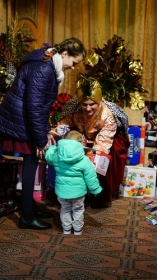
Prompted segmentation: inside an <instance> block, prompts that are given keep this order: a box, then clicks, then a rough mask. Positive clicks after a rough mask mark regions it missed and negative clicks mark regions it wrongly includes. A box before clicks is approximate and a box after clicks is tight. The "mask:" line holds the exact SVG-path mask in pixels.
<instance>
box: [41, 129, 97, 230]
mask: <svg viewBox="0 0 157 280" xmlns="http://www.w3.org/2000/svg"><path fill="white" fill-rule="evenodd" d="M82 143H83V138H82V134H81V133H79V132H77V131H75V130H71V131H69V132H67V133H66V134H65V136H64V139H61V140H59V141H58V147H57V146H53V145H52V146H50V147H49V148H48V150H47V151H46V154H45V159H46V161H47V162H48V164H49V165H53V166H54V168H55V171H56V180H55V193H56V195H57V199H58V201H59V203H60V204H61V210H60V219H61V223H62V227H63V233H64V234H70V233H71V229H72V228H73V230H74V234H75V235H81V234H82V231H83V226H84V211H85V208H84V200H85V195H86V194H87V188H88V189H89V190H90V192H91V193H92V194H94V195H97V194H99V193H100V192H101V191H102V187H101V186H100V184H99V181H98V178H97V174H96V172H95V169H94V166H93V164H92V162H91V161H90V159H89V158H88V157H87V156H85V152H84V149H83V145H82Z"/></svg>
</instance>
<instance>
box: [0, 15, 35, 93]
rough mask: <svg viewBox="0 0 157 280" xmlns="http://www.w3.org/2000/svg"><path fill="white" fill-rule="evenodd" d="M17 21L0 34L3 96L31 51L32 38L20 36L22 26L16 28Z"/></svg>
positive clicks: (0, 91)
mask: <svg viewBox="0 0 157 280" xmlns="http://www.w3.org/2000/svg"><path fill="white" fill-rule="evenodd" d="M16 26H17V19H16V20H15V21H13V22H12V23H11V24H10V25H9V26H8V27H7V30H6V33H1V34H0V94H1V95H5V93H6V91H7V88H8V87H10V86H11V84H12V82H13V80H14V78H15V76H16V74H17V71H18V69H19V66H20V61H21V59H22V58H23V57H24V56H25V55H26V54H27V53H29V52H30V50H32V47H31V43H32V42H33V41H36V40H35V39H33V38H30V37H27V36H26V35H22V33H21V28H22V25H21V26H20V27H19V28H17V27H16Z"/></svg>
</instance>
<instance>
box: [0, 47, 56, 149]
mask: <svg viewBox="0 0 157 280" xmlns="http://www.w3.org/2000/svg"><path fill="white" fill-rule="evenodd" d="M44 51H45V48H42V49H38V50H34V51H32V52H31V53H30V54H28V55H27V56H26V57H25V59H24V60H23V61H22V68H21V70H20V71H19V73H18V75H17V76H16V78H15V80H14V82H13V85H12V87H11V89H10V90H9V92H8V93H7V94H6V96H5V98H4V100H3V102H2V104H1V105H0V133H3V134H6V135H9V136H11V137H13V138H15V139H19V140H24V141H31V142H34V144H35V145H36V146H37V147H41V148H42V147H44V146H45V145H46V144H47V132H48V131H49V130H50V126H49V124H48V119H49V114H50V110H51V105H52V103H53V102H54V101H55V99H56V96H57V92H58V84H57V80H56V74H55V69H54V65H53V61H52V60H50V61H48V62H43V61H42V59H43V55H44Z"/></svg>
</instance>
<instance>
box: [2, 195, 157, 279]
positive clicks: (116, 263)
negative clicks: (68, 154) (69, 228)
mask: <svg viewBox="0 0 157 280" xmlns="http://www.w3.org/2000/svg"><path fill="white" fill-rule="evenodd" d="M45 204H46V206H47V207H48V208H49V210H51V211H52V212H53V217H54V218H53V220H52V221H51V222H52V223H53V229H52V230H46V231H33V230H20V229H18V227H17V223H18V217H19V213H18V212H15V213H12V214H10V215H8V216H5V217H2V218H0V279H3V280H6V279H7V280H33V279H35V280H40V279H43V280H50V279H53V280H85V279H86V280H132V279H141V280H150V279H157V226H151V225H149V224H148V223H147V222H146V221H145V216H146V212H145V211H144V210H143V207H142V205H141V203H140V200H139V199H137V198H120V199H118V200H115V201H114V202H113V204H112V207H111V208H108V209H100V210H98V209H97V210H94V209H90V208H87V209H86V212H85V228H84V232H83V235H82V236H81V237H79V236H74V235H73V234H71V235H68V236H65V235H63V234H62V231H61V227H60V219H59V207H58V206H57V205H53V206H52V203H51V202H50V201H46V202H45ZM45 204H44V203H42V204H41V206H42V207H45Z"/></svg>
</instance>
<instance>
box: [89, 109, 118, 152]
mask: <svg viewBox="0 0 157 280" xmlns="http://www.w3.org/2000/svg"><path fill="white" fill-rule="evenodd" d="M107 114H109V115H108V116H107ZM101 121H102V122H103V126H102V128H101V130H100V131H99V132H98V134H97V136H96V138H95V141H94V146H93V148H94V149H96V150H100V151H104V152H105V153H106V154H109V153H110V148H111V147H112V143H113V139H114V135H115V134H116V131H117V124H116V121H115V118H114V116H113V115H112V113H111V112H109V111H108V110H107V111H106V112H104V115H103V119H102V120H101Z"/></svg>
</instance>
